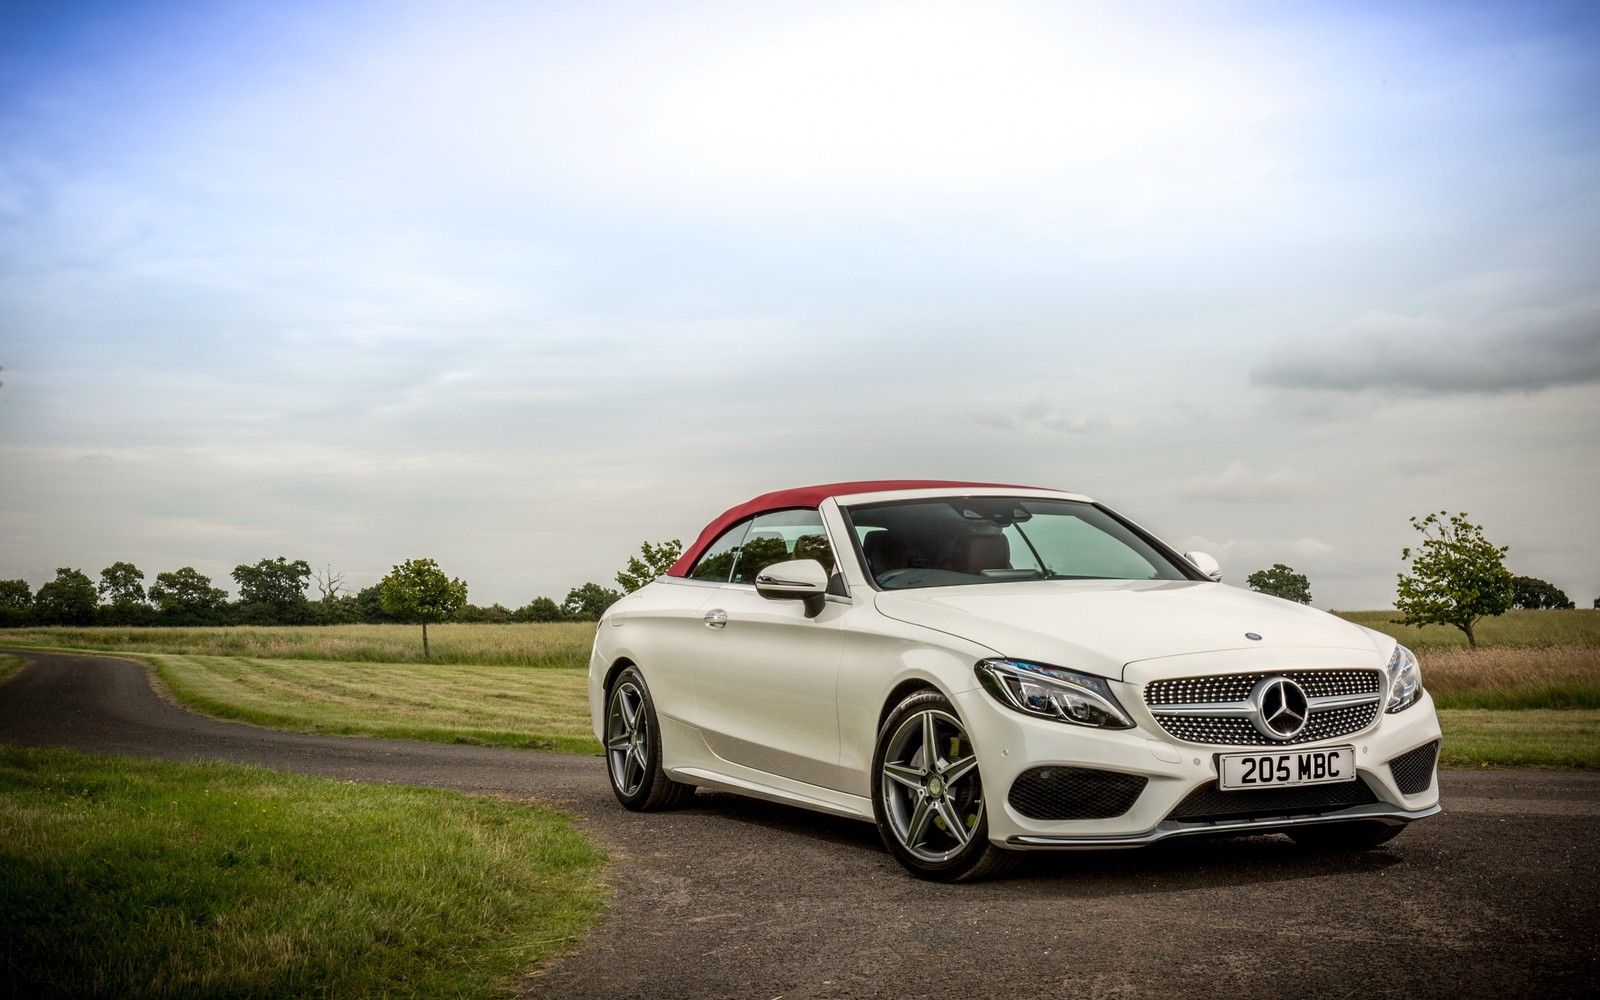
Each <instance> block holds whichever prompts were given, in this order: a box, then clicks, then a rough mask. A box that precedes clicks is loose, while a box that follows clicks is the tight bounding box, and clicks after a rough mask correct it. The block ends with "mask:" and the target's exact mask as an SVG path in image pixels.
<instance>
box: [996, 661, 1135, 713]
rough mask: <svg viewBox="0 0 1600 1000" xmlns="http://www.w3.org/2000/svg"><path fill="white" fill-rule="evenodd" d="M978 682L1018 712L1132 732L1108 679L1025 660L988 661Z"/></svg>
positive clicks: (1001, 702) (997, 698) (1002, 702)
mask: <svg viewBox="0 0 1600 1000" xmlns="http://www.w3.org/2000/svg"><path fill="white" fill-rule="evenodd" d="M977 673H978V680H979V681H981V682H982V683H983V687H984V690H986V691H988V692H989V693H990V694H991V695H993V696H994V698H995V700H996V701H998V702H1000V704H1002V705H1004V706H1006V707H1007V708H1009V709H1011V710H1012V711H1015V712H1021V713H1022V714H1024V715H1033V716H1038V717H1039V718H1041V719H1054V720H1055V721H1057V722H1070V723H1072V724H1073V725H1078V726H1093V727H1095V728H1097V729H1132V728H1133V720H1132V719H1130V718H1128V713H1127V712H1124V711H1123V710H1122V706H1121V705H1119V704H1117V699H1116V697H1115V696H1113V695H1112V693H1111V685H1109V684H1107V683H1106V681H1105V678H1104V677H1095V676H1094V675H1092V674H1080V673H1077V672H1076V671H1073V670H1063V669H1061V668H1060V667H1047V666H1044V665H1043V664H1039V663H1026V662H1023V661H1021V660H984V661H982V662H980V663H979V664H978V666H977Z"/></svg>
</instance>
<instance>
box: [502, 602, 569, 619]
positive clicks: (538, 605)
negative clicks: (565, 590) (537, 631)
mask: <svg viewBox="0 0 1600 1000" xmlns="http://www.w3.org/2000/svg"><path fill="white" fill-rule="evenodd" d="M565 617H566V615H564V614H563V613H562V611H561V605H559V604H557V603H556V602H555V601H553V600H551V599H550V598H548V597H535V598H534V599H533V600H531V601H529V602H528V603H527V604H524V605H523V606H522V607H520V608H518V609H517V610H515V611H513V612H512V613H511V620H512V621H518V622H558V621H561V620H562V619H563V618H565Z"/></svg>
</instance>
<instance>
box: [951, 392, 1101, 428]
mask: <svg viewBox="0 0 1600 1000" xmlns="http://www.w3.org/2000/svg"><path fill="white" fill-rule="evenodd" d="M971 415H972V419H973V421H974V422H976V423H977V424H979V425H981V426H983V427H993V428H994V429H996V430H1003V431H1053V432H1058V433H1065V434H1087V433H1091V432H1093V431H1101V430H1105V429H1107V428H1109V427H1110V426H1111V421H1109V420H1107V419H1106V418H1105V417H1101V416H1096V415H1092V414H1084V413H1076V412H1072V411H1070V410H1064V409H1061V408H1059V407H1056V406H1054V405H1053V404H1051V403H1050V401H1049V400H1046V399H1045V398H1044V397H1042V396H1036V397H1034V398H1033V399H1030V400H1026V401H1024V402H1020V403H1017V404H1015V405H1014V406H1010V407H1007V408H1004V409H1002V408H1000V407H998V406H993V405H990V406H985V407H983V408H981V409H975V410H973V411H972V414H971Z"/></svg>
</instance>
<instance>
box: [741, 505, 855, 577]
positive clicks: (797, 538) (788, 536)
mask: <svg viewBox="0 0 1600 1000" xmlns="http://www.w3.org/2000/svg"><path fill="white" fill-rule="evenodd" d="M819 535H820V536H821V539H820V540H821V541H822V542H823V547H824V548H826V540H827V533H826V532H825V531H824V530H823V527H822V515H821V514H820V513H818V512H817V511H816V510H775V511H771V512H769V513H766V514H762V515H761V516H759V517H757V518H756V519H755V520H754V521H751V522H750V532H749V534H748V535H746V536H745V539H744V546H743V548H742V549H741V550H740V552H739V558H738V561H737V562H736V563H735V564H734V567H733V576H732V581H733V582H734V583H751V584H753V583H755V582H756V574H757V573H759V572H761V571H762V570H764V569H766V568H767V567H768V566H771V565H772V564H773V563H779V562H783V561H785V560H787V559H817V560H818V561H819V562H821V563H822V564H823V566H824V567H828V568H830V569H831V568H832V563H833V559H832V555H831V554H829V555H828V557H827V558H826V559H823V558H821V557H820V554H819V552H818V550H817V547H816V543H817V541H818V540H819V539H818V538H817V536H819ZM797 548H798V549H799V554H796V549H797Z"/></svg>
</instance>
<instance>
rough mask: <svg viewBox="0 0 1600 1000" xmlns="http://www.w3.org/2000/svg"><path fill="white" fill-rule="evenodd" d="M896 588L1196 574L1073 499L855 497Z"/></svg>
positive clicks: (865, 532)
mask: <svg viewBox="0 0 1600 1000" xmlns="http://www.w3.org/2000/svg"><path fill="white" fill-rule="evenodd" d="M844 513H845V517H846V518H847V519H848V520H849V522H850V526H851V528H852V529H853V530H854V532H855V536H856V539H857V541H858V542H859V544H860V546H861V554H862V556H863V558H864V559H865V560H866V566H867V571H868V572H869V573H870V574H871V575H872V578H873V579H874V580H875V581H877V584H878V586H880V587H883V588H884V589H886V590H905V589H911V588H918V587H953V586H966V585H970V584H987V583H1005V582H1010V581H1016V580H1186V579H1189V577H1188V576H1187V575H1185V574H1184V572H1183V571H1182V570H1181V569H1179V568H1178V567H1177V566H1175V565H1174V564H1173V562H1172V560H1171V559H1170V558H1169V557H1167V556H1166V555H1164V554H1162V553H1161V552H1160V551H1159V550H1158V549H1156V547H1155V546H1153V545H1151V544H1150V543H1149V542H1147V541H1145V540H1144V539H1143V538H1142V537H1140V535H1139V534H1138V533H1136V532H1135V531H1133V530H1132V529H1131V528H1129V527H1128V526H1127V525H1125V524H1123V523H1122V522H1121V521H1119V520H1117V519H1116V518H1115V517H1113V516H1112V515H1110V514H1109V513H1107V512H1106V511H1104V510H1102V509H1101V508H1099V507H1096V506H1094V505H1093V504H1089V503H1081V502H1077V501H1071V500H1044V499H1032V498H1022V497H940V498H937V499H931V500H906V501H900V502H891V503H876V504H865V505H862V506H858V507H847V508H845V510H844Z"/></svg>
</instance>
